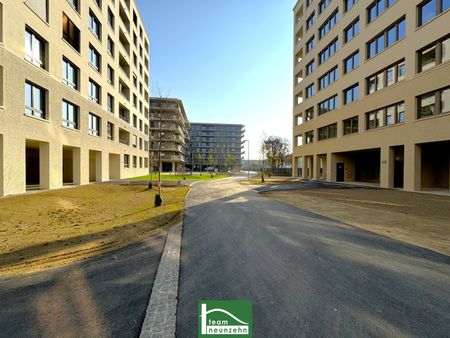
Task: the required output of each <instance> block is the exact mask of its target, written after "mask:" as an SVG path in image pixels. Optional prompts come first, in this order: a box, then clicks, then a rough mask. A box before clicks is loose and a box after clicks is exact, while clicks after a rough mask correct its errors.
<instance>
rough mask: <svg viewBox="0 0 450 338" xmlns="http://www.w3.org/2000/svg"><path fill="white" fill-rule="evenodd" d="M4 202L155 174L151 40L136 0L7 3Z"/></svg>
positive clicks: (1, 115) (1, 126) (0, 1)
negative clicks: (32, 192)
mask: <svg viewBox="0 0 450 338" xmlns="http://www.w3.org/2000/svg"><path fill="white" fill-rule="evenodd" d="M0 25H1V26H0V196H3V195H10V194H19V193H24V192H26V190H28V189H54V188H60V187H62V186H63V185H68V184H69V185H81V184H87V183H89V182H101V181H107V180H110V179H120V178H127V177H132V176H139V175H144V174H146V173H147V172H148V146H149V144H148V137H149V136H148V134H149V106H148V93H149V86H148V83H149V38H148V35H147V33H146V31H145V28H144V25H143V23H142V20H141V18H140V16H139V12H138V10H137V7H136V4H135V3H134V1H132V0H81V1H80V0H59V1H49V0H23V1H22V0H21V1H17V0H0Z"/></svg>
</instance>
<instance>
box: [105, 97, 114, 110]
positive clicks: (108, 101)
mask: <svg viewBox="0 0 450 338" xmlns="http://www.w3.org/2000/svg"><path fill="white" fill-rule="evenodd" d="M106 109H107V110H108V111H109V112H110V113H112V114H114V96H112V95H111V94H108V95H107V96H106Z"/></svg>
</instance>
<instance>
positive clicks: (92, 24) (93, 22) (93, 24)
mask: <svg viewBox="0 0 450 338" xmlns="http://www.w3.org/2000/svg"><path fill="white" fill-rule="evenodd" d="M89 30H90V31H91V32H92V33H93V34H94V35H95V36H96V37H97V39H101V33H102V32H101V25H100V21H98V19H97V17H96V16H95V15H94V13H92V12H91V11H89Z"/></svg>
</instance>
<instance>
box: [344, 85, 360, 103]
mask: <svg viewBox="0 0 450 338" xmlns="http://www.w3.org/2000/svg"><path fill="white" fill-rule="evenodd" d="M357 100H359V84H355V85H353V86H351V87H349V88H347V89H345V90H344V104H349V103H352V102H353V101H357Z"/></svg>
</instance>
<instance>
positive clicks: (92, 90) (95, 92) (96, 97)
mask: <svg viewBox="0 0 450 338" xmlns="http://www.w3.org/2000/svg"><path fill="white" fill-rule="evenodd" d="M88 94H89V99H90V100H92V101H94V102H96V103H98V104H100V86H99V85H98V84H97V83H96V82H95V81H93V80H91V79H89V83H88Z"/></svg>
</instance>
